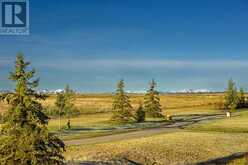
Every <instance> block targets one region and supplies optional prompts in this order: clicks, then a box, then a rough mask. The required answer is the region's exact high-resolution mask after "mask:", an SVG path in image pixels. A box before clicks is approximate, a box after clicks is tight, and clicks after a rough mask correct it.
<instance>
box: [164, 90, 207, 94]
mask: <svg viewBox="0 0 248 165" xmlns="http://www.w3.org/2000/svg"><path fill="white" fill-rule="evenodd" d="M209 92H211V91H210V90H208V89H183V90H178V91H169V93H209Z"/></svg>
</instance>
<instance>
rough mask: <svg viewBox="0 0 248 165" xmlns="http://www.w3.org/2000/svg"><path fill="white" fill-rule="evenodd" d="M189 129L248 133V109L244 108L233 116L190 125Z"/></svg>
mask: <svg viewBox="0 0 248 165" xmlns="http://www.w3.org/2000/svg"><path fill="white" fill-rule="evenodd" d="M237 111H238V110H237ZM237 113H238V112H237ZM236 115H237V116H236ZM189 129H191V130H195V131H218V132H234V133H235V132H240V133H242V132H244V133H248V110H242V111H241V112H240V113H238V114H235V116H233V117H231V118H224V119H219V120H214V121H207V122H203V123H201V124H196V125H193V126H191V127H189Z"/></svg>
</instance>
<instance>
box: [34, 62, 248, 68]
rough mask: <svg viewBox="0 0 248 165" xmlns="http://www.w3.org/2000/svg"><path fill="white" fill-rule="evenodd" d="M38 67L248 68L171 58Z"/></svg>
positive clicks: (235, 63) (41, 65)
mask: <svg viewBox="0 0 248 165" xmlns="http://www.w3.org/2000/svg"><path fill="white" fill-rule="evenodd" d="M37 65H38V66H40V67H43V66H45V67H49V68H55V69H64V70H68V69H69V70H74V69H83V68H86V69H87V68H89V69H90V68H98V69H101V68H104V69H115V68H117V69H125V68H126V69H146V68H147V69H149V68H169V69H240V68H248V60H171V59H159V60H154V59H85V60H82V59H73V60H72V59H68V60H58V61H55V62H52V63H51V62H43V63H39V64H37Z"/></svg>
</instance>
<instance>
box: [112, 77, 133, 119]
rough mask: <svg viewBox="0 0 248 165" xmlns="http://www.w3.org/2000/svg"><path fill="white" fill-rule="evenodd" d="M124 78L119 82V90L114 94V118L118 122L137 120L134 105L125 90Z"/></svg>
mask: <svg viewBox="0 0 248 165" xmlns="http://www.w3.org/2000/svg"><path fill="white" fill-rule="evenodd" d="M124 87H125V85H124V80H120V81H119V83H118V84H117V90H116V92H115V96H114V102H113V106H112V110H113V115H112V120H113V121H117V122H131V121H134V120H135V116H134V114H133V107H132V105H131V102H130V99H129V97H128V95H127V94H126V93H125V91H124Z"/></svg>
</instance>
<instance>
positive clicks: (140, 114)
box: [135, 102, 145, 123]
mask: <svg viewBox="0 0 248 165" xmlns="http://www.w3.org/2000/svg"><path fill="white" fill-rule="evenodd" d="M135 116H136V121H137V122H138V123H140V122H144V121H145V111H144V108H143V105H142V103H141V102H140V103H139V107H138V109H137V110H136V115H135Z"/></svg>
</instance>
